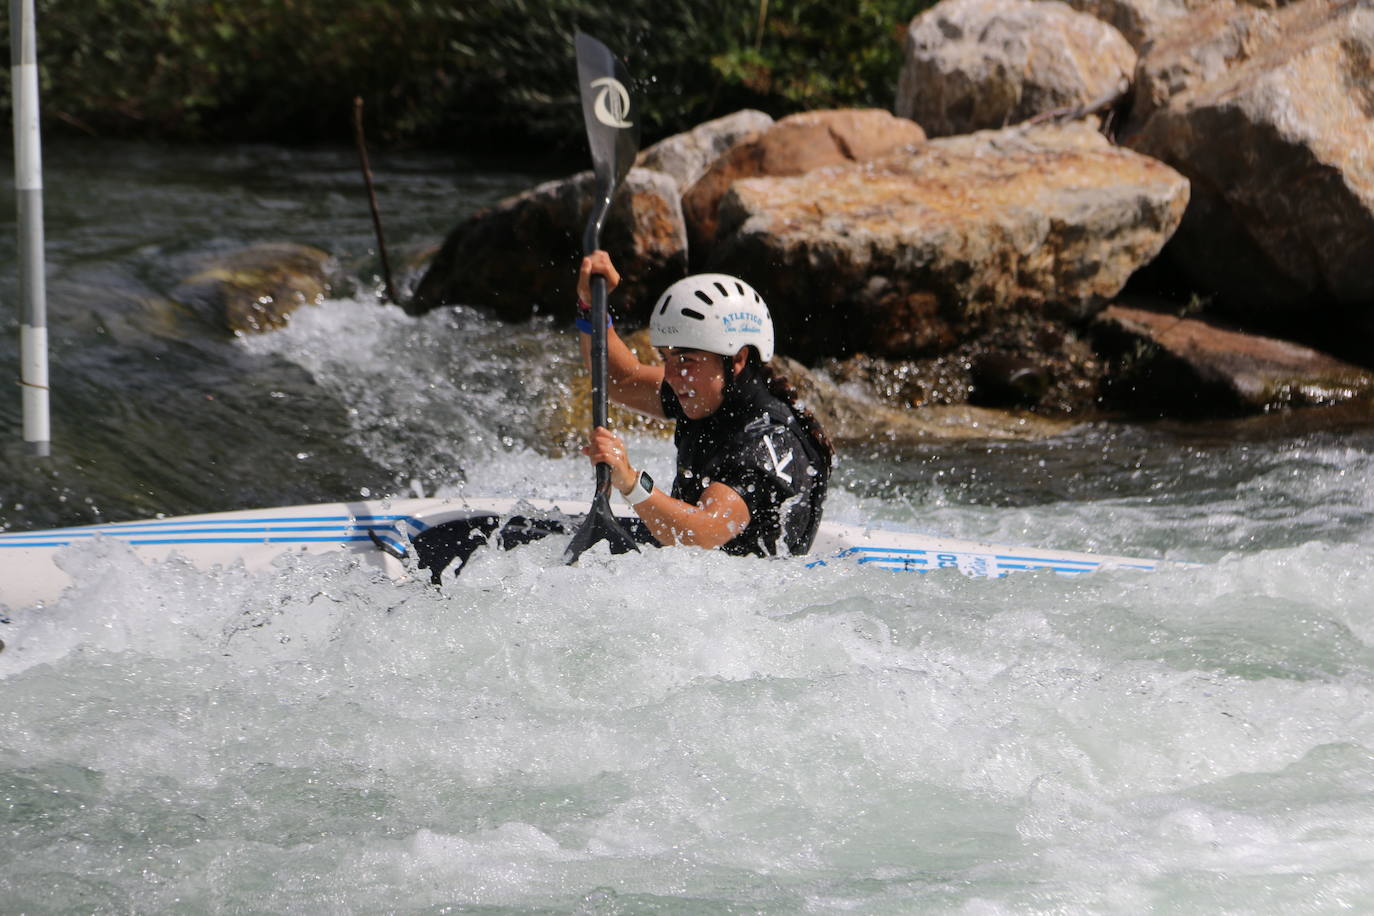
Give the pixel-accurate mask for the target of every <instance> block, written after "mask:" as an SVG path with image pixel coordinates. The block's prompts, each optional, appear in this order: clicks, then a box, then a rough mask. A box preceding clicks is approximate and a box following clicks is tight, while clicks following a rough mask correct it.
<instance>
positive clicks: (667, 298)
mask: <svg viewBox="0 0 1374 916" xmlns="http://www.w3.org/2000/svg"><path fill="white" fill-rule="evenodd" d="M672 300H673V297H672V296H664V297H663V305H662V306H660V307H659V310H658V313H659V314H660V315H666V314H668V303H669V302H671V301H672Z"/></svg>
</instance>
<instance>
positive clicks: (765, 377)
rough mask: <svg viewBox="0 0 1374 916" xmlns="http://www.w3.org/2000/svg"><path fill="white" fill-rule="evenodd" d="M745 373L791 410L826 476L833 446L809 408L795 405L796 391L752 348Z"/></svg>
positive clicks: (728, 371) (728, 372) (728, 366)
mask: <svg viewBox="0 0 1374 916" xmlns="http://www.w3.org/2000/svg"><path fill="white" fill-rule="evenodd" d="M724 360H725V372H726V376H725V377H726V379H727V380H728V379H729V378H730V376H731V371H732V367H731V360H730V357H728V356H727V357H724ZM744 371H745V373H746V374H747V373H749V372H751V371H752V372H756V373H758V376H759V378H760V379H761V380H762V381H763V384H764V385H765V386H766V387H767V388H768V393H769V394H771V395H772V396H773V397H775V398H777V399H778V400H779V401H782V402H783V403H784V404H786V405H787V406H788V407H791V408H792V413H794V414H796V416H797V422H798V423H799V424H800V425H801V428H802V430H803V431H804V432H805V433H806V434H807V435H808V436H810V437H811V440H812V441H813V442H815V443H816V449H817V450H818V451H819V452H820V453H821V457H822V458H823V459H824V460H825V470H826V473H827V474H828V473H829V472H830V467H831V465H832V464H834V461H835V446H833V445H831V444H830V437H829V436H827V435H826V434H825V428H824V427H822V426H821V421H820V420H818V419H816V415H815V414H814V413H812V412H811V408H810V407H807V406H805V405H804V404H799V403H797V389H796V388H794V387H793V385H792V382H791V381H790V380H788V378H787V376H785V375H783V374H782V373H781V372H779V371H777V370H776V369H774V368H773V367H772V366H769V365H767V364H766V363H764V362H763V360H762V359H760V358H759V351H758V350H756V349H754V347H752V346H751V347H749V361H748V362H747V363H745V366H744Z"/></svg>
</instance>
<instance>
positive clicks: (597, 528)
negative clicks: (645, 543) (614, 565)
mask: <svg viewBox="0 0 1374 916" xmlns="http://www.w3.org/2000/svg"><path fill="white" fill-rule="evenodd" d="M597 541H606V542H607V543H609V544H610V545H611V553H629V552H630V551H631V550H639V545H638V544H636V543H635V539H634V538H632V537H631V536H630V533H629V532H628V531H626V530H625V529H624V528H623V527H621V524H620V521H619V520H618V519H617V518H616V517H615V513H614V512H612V511H611V504H610V501H609V500H608V499H607V498H606V492H605V491H604V490H602V491H600V492H598V493H597V494H596V498H595V499H593V500H592V508H591V511H590V512H588V513H587V517H586V518H584V519H583V520H582V525H581V527H579V528H578V529H577V532H576V533H575V534H573V539H572V541H570V542H569V543H568V549H567V550H565V551H563V562H564V563H566V564H567V565H569V566H571V565H572V564H574V563H576V562H577V558H578V557H580V556H582V554H583V553H585V552H586V550H587V549H588V548H589V547H591V546H592V545H593V544H595V543H596V542H597Z"/></svg>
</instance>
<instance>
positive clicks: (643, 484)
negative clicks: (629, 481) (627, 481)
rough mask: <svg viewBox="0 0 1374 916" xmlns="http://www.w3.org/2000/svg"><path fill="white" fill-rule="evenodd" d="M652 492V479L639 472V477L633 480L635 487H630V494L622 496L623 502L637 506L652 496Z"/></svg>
mask: <svg viewBox="0 0 1374 916" xmlns="http://www.w3.org/2000/svg"><path fill="white" fill-rule="evenodd" d="M653 492H654V479H653V478H652V477H650V476H649V475H648V474H646V473H645V472H644V471H640V472H639V476H638V477H636V478H635V485H634V486H632V487H630V492H628V493H625V494H624V496H625V502H627V503H629V504H630V505H632V506H637V505H639V504H640V503H642V502H644V500H646V499H648V498H649V497H650V496H652V495H653Z"/></svg>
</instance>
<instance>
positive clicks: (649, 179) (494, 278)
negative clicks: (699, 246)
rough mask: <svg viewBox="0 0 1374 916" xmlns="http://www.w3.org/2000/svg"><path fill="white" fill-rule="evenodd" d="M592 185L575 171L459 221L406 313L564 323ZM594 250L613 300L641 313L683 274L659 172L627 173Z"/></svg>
mask: <svg viewBox="0 0 1374 916" xmlns="http://www.w3.org/2000/svg"><path fill="white" fill-rule="evenodd" d="M592 185H593V177H592V174H591V172H582V173H579V174H577V175H574V176H572V177H571V178H566V179H562V180H559V181H550V182H546V183H544V184H542V185H539V186H538V187H536V188H533V189H531V190H529V191H527V192H525V193H524V194H520V195H517V196H515V197H512V198H509V199H507V200H504V201H502V202H501V203H499V204H497V205H496V206H494V207H490V208H487V209H485V210H482V211H481V212H479V213H476V214H474V215H473V216H472V217H470V218H469V219H467V220H465V221H464V222H463V223H461V224H460V225H459V226H458V227H457V228H456V229H455V230H454V231H453V232H452V233H450V234H449V236H448V238H447V239H446V240H445V242H444V245H443V247H442V248H441V249H440V250H439V253H438V254H437V255H435V258H434V260H433V262H432V263H431V264H430V266H429V269H428V270H427V271H426V272H425V275H424V276H423V277H422V278H421V280H420V283H419V285H418V286H417V287H416V289H415V295H414V298H413V299H412V300H411V301H410V302H409V303H407V305H406V308H407V311H409V312H411V313H412V314H423V313H424V312H427V311H429V310H430V309H433V308H437V307H439V306H441V305H452V304H461V305H482V306H486V307H488V308H491V309H492V310H493V311H495V312H496V313H497V314H498V315H500V316H501V317H503V318H506V319H508V320H512V321H523V320H526V319H528V318H529V317H530V316H531V315H532V314H534V313H535V312H544V313H552V314H555V315H560V316H567V317H568V318H569V319H571V317H572V315H573V313H574V312H575V311H576V309H575V305H576V301H577V282H576V281H577V265H578V263H579V262H580V261H581V258H582V233H583V229H584V228H585V226H586V222H587V218H588V215H589V213H590V211H591V199H592V191H593V188H592ZM601 244H602V247H604V248H605V249H606V250H607V251H609V252H610V253H611V256H612V258H613V259H614V260H615V263H616V264H617V265H619V267H620V270H621V276H622V286H621V289H620V290H619V291H618V292H617V299H618V300H621V301H628V302H631V303H639V304H640V305H641V307H642V308H644V309H647V308H649V307H650V305H651V304H652V301H653V297H654V296H655V295H657V292H658V291H659V290H660V289H662V288H663V287H665V286H667V285H668V284H669V283H671V282H673V281H674V280H676V279H678V278H680V277H681V276H683V274H684V273H685V271H686V265H687V236H686V230H685V228H684V225H683V221H682V204H681V200H680V196H679V193H678V186H677V182H676V181H675V180H674V179H673V178H672V177H670V176H669V175H666V174H664V173H663V172H656V171H653V170H651V169H643V168H633V169H631V170H630V172H629V174H628V175H627V176H626V178H625V181H624V183H623V184H622V186H621V188H620V190H619V192H618V193H617V194H616V197H615V199H614V201H613V203H612V205H611V210H610V213H609V215H608V216H607V219H606V223H605V228H604V230H603V232H602V236H601Z"/></svg>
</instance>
